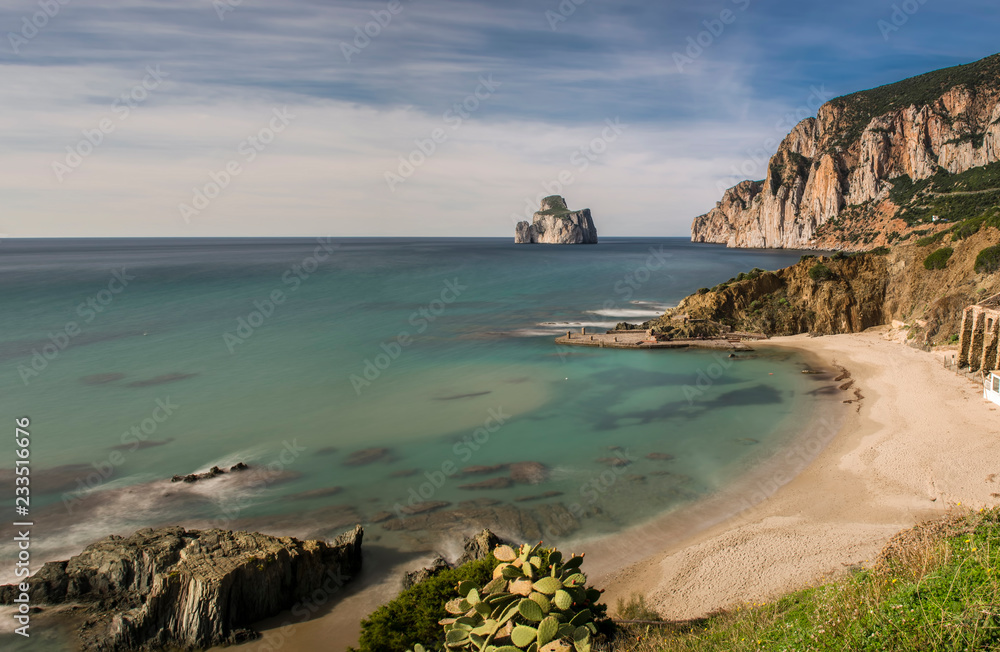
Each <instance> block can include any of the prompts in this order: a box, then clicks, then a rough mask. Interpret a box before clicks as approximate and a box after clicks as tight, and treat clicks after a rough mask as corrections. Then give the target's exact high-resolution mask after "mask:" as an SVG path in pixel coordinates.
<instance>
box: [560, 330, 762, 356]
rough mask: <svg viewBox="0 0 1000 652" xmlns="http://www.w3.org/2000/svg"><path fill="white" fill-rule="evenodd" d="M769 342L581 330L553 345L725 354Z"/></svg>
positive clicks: (746, 336) (744, 336) (750, 336)
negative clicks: (757, 342) (690, 349)
mask: <svg viewBox="0 0 1000 652" xmlns="http://www.w3.org/2000/svg"><path fill="white" fill-rule="evenodd" d="M766 339H768V336H767V335H764V334H761V333H726V334H724V335H720V336H718V337H699V338H675V339H666V338H663V337H662V336H658V335H654V334H653V333H651V332H650V331H648V330H621V331H614V330H611V331H606V332H603V333H588V332H587V329H586V328H581V329H580V332H579V333H573V332H571V331H566V334H565V335H562V336H560V337H557V338H556V344H564V345H567V346H595V347H599V348H602V349H689V348H697V349H719V350H725V351H753V350H754V349H753V347H751V346H750V345H749V344H748V342H755V341H758V340H766Z"/></svg>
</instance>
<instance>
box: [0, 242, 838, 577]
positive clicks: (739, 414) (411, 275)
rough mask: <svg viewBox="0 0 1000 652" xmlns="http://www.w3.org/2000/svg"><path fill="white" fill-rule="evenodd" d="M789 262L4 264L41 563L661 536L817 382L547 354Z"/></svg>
mask: <svg viewBox="0 0 1000 652" xmlns="http://www.w3.org/2000/svg"><path fill="white" fill-rule="evenodd" d="M798 257H799V253H797V252H773V251H772V252H768V251H764V252H755V251H740V250H727V249H725V248H722V247H716V246H710V245H696V244H692V243H690V242H688V241H686V240H683V239H606V240H604V241H602V243H601V244H600V245H598V246H594V247H583V246H581V247H548V246H515V245H513V244H511V243H510V242H509V241H504V240H499V239H455V240H423V239H371V240H366V239H348V240H341V239H335V240H330V241H328V240H55V241H41V240H36V241H16V240H15V241H11V240H8V241H5V242H3V243H0V306H2V310H0V396H2V397H3V398H2V406H3V410H2V411H3V417H4V422H5V423H6V424H8V427H9V428H10V429H11V431H12V429H13V425H12V424H13V420H14V417H16V416H25V415H26V416H28V417H30V418H31V433H32V434H31V437H32V449H31V455H32V469H33V479H34V485H33V494H32V503H31V509H32V516H33V517H34V519H35V521H36V522H37V523H38V525H37V528H36V542H35V547H34V548H33V552H34V553H35V557H34V559H35V560H36V561H38V562H40V561H42V560H43V559H46V558H53V557H59V556H64V555H66V554H72V553H75V552H78V551H79V549H80V548H81V547H82V546H84V545H85V544H87V543H88V542H90V541H93V540H95V539H97V538H100V537H102V536H105V535H107V534H111V533H117V534H127V533H128V532H130V531H132V530H134V529H136V528H138V527H143V526H150V525H161V524H167V523H183V524H185V525H191V526H200V527H204V526H209V525H215V526H224V527H238V528H246V529H260V530H264V531H269V532H275V533H281V534H293V535H297V536H330V535H334V534H336V533H338V532H340V531H343V530H345V529H348V527H350V526H351V525H353V524H354V523H355V522H360V523H363V524H365V527H366V542H374V543H376V544H377V545H381V546H385V547H388V548H395V549H399V550H414V551H418V550H419V551H423V550H431V549H434V548H436V547H447V546H449V545H453V543H451V542H452V541H454V540H455V538H456V537H457V534H458V533H461V532H468V531H471V530H473V529H475V528H477V527H481V526H483V525H489V526H491V527H494V528H497V529H500V530H503V531H506V532H507V533H509V534H512V535H515V536H517V535H522V536H526V537H538V536H539V535H540V536H541V537H544V538H545V539H546V541H552V542H555V543H558V542H559V541H560V540H565V539H566V538H567V537H574V536H575V537H579V536H585V535H591V534H600V533H604V532H611V531H615V530H617V529H621V528H622V527H625V526H628V525H633V524H636V523H639V522H641V521H642V520H644V519H649V518H651V517H653V516H655V515H657V514H662V513H663V512H665V511H668V510H671V509H673V508H676V507H678V506H680V505H682V504H685V503H688V502H690V501H692V500H695V499H697V498H698V497H701V496H705V495H707V494H710V493H712V492H714V491H717V490H718V489H720V488H723V487H725V486H726V484H727V483H729V482H731V481H733V480H734V479H735V478H737V477H739V476H740V474H741V473H744V472H746V471H747V470H748V469H752V468H753V466H754V465H755V464H757V463H759V462H760V461H761V460H763V459H766V458H768V456H772V455H773V454H774V452H775V451H776V450H777V448H778V447H779V446H780V445H781V443H782V442H783V441H785V439H787V437H789V436H790V434H789V433H791V432H792V431H794V429H795V425H796V424H800V423H802V420H803V419H804V416H805V415H808V414H809V413H810V411H811V410H812V408H813V407H814V402H815V401H817V400H819V399H818V398H816V397H815V396H813V395H812V394H810V393H809V391H808V390H810V389H811V388H810V386H809V385H808V381H807V380H804V378H808V377H805V376H803V374H801V373H800V371H801V369H802V364H803V362H802V360H800V359H798V358H797V357H796V356H795V355H793V354H788V353H778V352H759V353H758V354H756V355H755V356H746V357H745V359H740V360H737V361H731V360H729V359H728V358H726V357H725V356H723V355H721V354H718V353H713V352H706V351H677V352H662V351H661V352H631V351H619V350H601V349H587V348H566V347H558V346H556V345H555V344H554V342H553V338H554V337H555V336H556V335H557V334H560V333H563V332H565V331H566V330H575V331H579V329H580V328H581V327H585V326H586V327H590V328H594V329H596V328H606V327H608V326H612V325H613V324H615V323H616V322H619V321H623V320H628V321H634V322H641V321H643V320H645V319H648V318H651V317H653V316H655V315H657V314H659V313H661V312H662V310H663V309H664V308H665V307H666V306H669V305H672V304H675V303H676V302H677V301H679V300H680V299H681V298H683V297H684V296H685V295H687V294H689V293H691V292H693V291H694V290H697V289H698V288H699V287H702V286H711V285H714V284H716V283H719V282H720V281H724V280H726V279H728V278H730V277H732V276H734V275H736V274H737V273H738V272H740V271H745V270H749V269H751V268H753V267H762V268H766V269H777V268H779V267H783V266H786V265H789V264H791V263H793V262H795V261H796V260H797V259H798ZM8 450H9V451H12V450H13V445H12V444H10V445H9V447H8ZM9 457H10V453H4V454H3V458H4V459H9ZM241 461H242V462H246V463H247V464H249V465H250V466H251V470H250V471H245V472H243V473H242V474H240V473H231V474H227V475H225V476H222V477H218V478H213V479H209V480H203V481H200V482H197V483H194V484H185V483H171V482H170V477H171V476H173V475H175V474H188V473H194V472H199V471H206V470H208V469H209V468H211V467H212V466H214V465H219V466H222V467H224V468H228V467H229V466H230V465H233V464H235V463H237V462H241ZM521 463H531V464H521ZM508 464H515V465H516V466H513V467H509V466H503V465H508ZM496 465H500V467H499V468H496V469H492V470H490V469H480V470H479V471H480V472H478V473H471V472H463V470H465V471H468V469H469V467H476V466H479V467H484V466H486V467H489V466H496ZM5 466H7V467H8V468H9V467H10V466H11V465H10V464H5ZM263 470H266V471H267V473H262V471H263ZM4 473H7V474H9V473H10V472H9V471H5V472H4ZM3 477H4V478H7V479H9V478H8V477H7V476H3ZM9 484H11V483H8V482H4V486H8V485H9ZM5 534H6V530H5ZM3 550H4V555H5V557H4V558H3V565H2V568H3V573H4V575H3V577H2V579H3V580H5V581H10V580H11V579H12V577H10V576H9V573H8V570H9V569H12V568H13V565H12V563H8V562H11V561H12V560H11V559H10V551H11V548H10V547H9V546H5V547H4V548H3Z"/></svg>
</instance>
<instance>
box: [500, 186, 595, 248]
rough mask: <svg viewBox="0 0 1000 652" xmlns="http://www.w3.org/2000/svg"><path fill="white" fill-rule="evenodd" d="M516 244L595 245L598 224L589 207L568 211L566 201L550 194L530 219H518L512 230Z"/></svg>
mask: <svg viewBox="0 0 1000 652" xmlns="http://www.w3.org/2000/svg"><path fill="white" fill-rule="evenodd" d="M514 242H515V243H517V244H597V227H596V226H594V219H593V218H592V217H591V215H590V209H589V208H584V209H583V210H580V211H571V210H569V208H568V207H567V205H566V200H565V199H563V198H562V197H560V196H559V195H552V196H551V197H546V198H545V199H543V200H542V206H541V208H540V209H539V211H538V212H537V213H535V215H534V217H533V218H532V222H531V223H530V224H529V223H528V222H518V223H517V227H516V228H515V231H514Z"/></svg>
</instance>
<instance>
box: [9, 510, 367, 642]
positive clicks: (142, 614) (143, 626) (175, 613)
mask: <svg viewBox="0 0 1000 652" xmlns="http://www.w3.org/2000/svg"><path fill="white" fill-rule="evenodd" d="M362 535H363V532H362V530H361V527H360V526H358V527H356V528H355V529H354V530H353V531H352V532H349V533H347V534H345V535H343V536H341V537H340V538H338V539H337V540H336V541H335V542H334V543H333V544H328V543H325V542H323V541H299V540H297V539H293V538H290V537H282V538H277V537H272V536H267V535H263V534H255V533H249V532H229V531H225V530H205V531H193V530H190V531H189V530H185V529H184V528H180V527H168V528H161V529H146V530H139V531H137V532H136V533H135V534H132V535H131V536H129V537H120V536H111V537H108V538H106V539H104V540H102V541H99V542H97V543H95V544H93V545H90V546H88V547H87V548H86V549H85V550H84V551H83V552H82V553H80V554H79V555H77V556H76V557H73V558H72V559H70V560H69V561H61V562H50V563H47V564H45V565H44V566H43V567H42V569H41V570H39V571H38V573H36V574H35V575H34V576H32V578H31V579H30V580H29V582H28V583H29V585H30V587H31V588H30V592H29V593H30V596H31V599H32V602H33V603H35V604H49V605H58V604H66V603H79V604H83V605H86V606H87V607H88V613H89V614H92V617H90V618H89V619H88V620H87V622H86V623H85V624H84V626H83V627H82V628H81V629H80V630H79V636H80V645H81V648H82V649H84V650H147V649H164V648H169V649H176V648H179V649H183V650H192V649H204V648H207V647H211V646H213V645H220V644H227V643H236V642H240V641H244V640H248V639H252V638H256V637H257V633H256V632H254V631H253V630H252V629H251V625H252V624H253V623H254V622H256V621H258V620H261V619H263V618H266V617H268V616H272V615H275V614H277V613H279V612H280V611H283V610H285V609H289V608H291V607H293V605H295V604H296V602H297V601H299V600H300V599H302V598H303V597H305V596H307V595H310V594H312V593H313V592H315V591H325V592H326V593H327V594H332V593H335V592H336V591H338V590H339V589H340V587H341V586H342V585H343V584H344V583H345V582H347V581H348V580H350V579H351V577H352V576H354V575H356V574H357V572H358V571H359V570H360V568H361V539H362ZM17 595H18V588H17V587H16V586H14V585H8V586H4V587H0V604H13V600H14V598H16V597H17Z"/></svg>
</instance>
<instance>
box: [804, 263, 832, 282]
mask: <svg viewBox="0 0 1000 652" xmlns="http://www.w3.org/2000/svg"><path fill="white" fill-rule="evenodd" d="M833 277H834V273H833V270H832V269H830V268H829V267H827V266H826V265H824V264H823V263H816V264H815V265H813V266H812V267H810V268H809V278H811V279H812V280H814V281H829V280H830V279H832V278H833Z"/></svg>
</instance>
